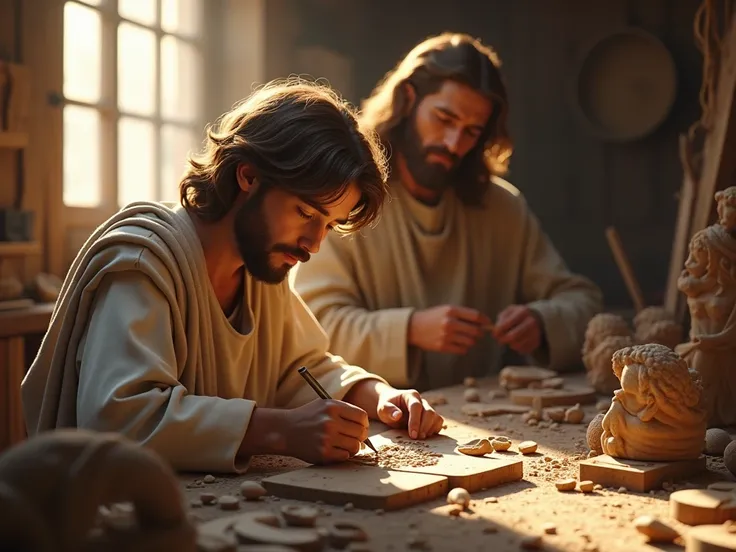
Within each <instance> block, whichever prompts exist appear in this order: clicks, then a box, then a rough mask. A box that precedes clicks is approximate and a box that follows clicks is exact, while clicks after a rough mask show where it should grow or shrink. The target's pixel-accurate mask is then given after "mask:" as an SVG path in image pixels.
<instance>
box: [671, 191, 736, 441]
mask: <svg viewBox="0 0 736 552" xmlns="http://www.w3.org/2000/svg"><path fill="white" fill-rule="evenodd" d="M715 199H716V202H717V203H718V218H719V220H718V222H717V223H716V224H713V225H712V226H709V227H707V228H705V229H703V230H701V231H699V232H697V233H696V234H695V235H694V236H693V238H692V240H691V241H690V254H689V256H688V258H687V261H685V269H684V270H683V272H682V274H681V275H680V278H679V279H678V282H677V286H678V288H679V289H680V291H682V292H683V293H684V294H685V295H686V296H687V304H688V307H689V309H690V319H691V327H690V341H689V342H688V343H684V344H682V345H679V346H678V348H677V349H676V350H677V352H678V353H679V354H680V355H681V356H682V357H683V358H684V359H685V360H686V361H687V363H688V364H689V365H690V366H691V367H692V368H694V369H695V370H697V371H698V373H699V374H700V377H701V379H702V382H703V397H704V404H705V406H706V408H707V411H708V426H709V427H721V426H726V425H733V424H736V400H734V397H736V186H732V187H730V188H727V189H725V190H722V191H719V192H717V193H716V194H715Z"/></svg>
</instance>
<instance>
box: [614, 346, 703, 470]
mask: <svg viewBox="0 0 736 552" xmlns="http://www.w3.org/2000/svg"><path fill="white" fill-rule="evenodd" d="M611 363H612V367H613V372H614V374H615V375H616V377H617V378H618V379H619V381H620V382H621V389H618V390H616V391H615V393H614V397H613V401H612V402H611V407H610V409H609V410H608V412H607V413H606V415H605V417H604V418H603V422H602V426H603V435H602V437H601V445H602V448H603V452H604V453H605V454H608V455H609V456H614V457H617V458H622V459H629V460H646V461H676V460H689V459H696V458H698V457H699V456H700V454H701V451H702V448H703V440H704V439H705V429H706V413H705V409H704V408H703V407H702V403H701V393H702V388H701V385H700V382H699V379H698V375H697V374H696V373H695V372H694V371H692V370H689V369H688V366H687V364H686V363H685V361H684V360H683V359H682V358H680V357H679V355H677V354H676V353H675V352H674V351H672V350H671V349H670V348H668V347H666V346H664V345H660V344H655V343H650V344H646V345H634V346H633V347H626V348H624V349H621V350H619V351H616V352H615V353H614V354H613V359H612V361H611Z"/></svg>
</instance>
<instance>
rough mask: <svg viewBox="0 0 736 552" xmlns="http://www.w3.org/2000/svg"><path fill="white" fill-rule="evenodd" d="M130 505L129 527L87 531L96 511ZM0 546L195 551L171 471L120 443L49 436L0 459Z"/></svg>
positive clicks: (89, 436) (107, 437)
mask: <svg viewBox="0 0 736 552" xmlns="http://www.w3.org/2000/svg"><path fill="white" fill-rule="evenodd" d="M118 502H130V503H132V504H133V508H134V511H135V515H136V518H137V527H136V528H135V529H134V530H131V531H129V532H120V533H117V532H116V533H115V535H114V536H112V535H107V534H104V533H102V534H98V535H97V537H96V540H93V539H92V538H91V537H90V534H91V533H92V530H93V529H95V527H96V524H97V520H98V512H99V509H100V507H101V506H104V505H109V504H113V503H118ZM0 542H2V544H3V547H4V548H3V549H9V550H27V551H29V552H47V551H48V552H51V551H64V552H66V551H69V552H71V551H77V550H84V551H86V552H91V551H95V550H100V551H102V550H105V551H112V552H114V551H117V550H119V551H123V550H136V551H142V552H147V551H151V552H153V551H159V550H182V551H187V552H189V551H191V552H194V551H195V550H196V530H195V528H194V527H193V526H192V525H191V523H190V521H189V519H188V518H187V514H186V509H185V506H184V501H183V496H182V491H181V488H180V486H179V483H178V481H177V479H176V476H175V474H174V472H173V471H172V469H171V468H170V467H169V465H168V464H166V463H165V462H164V461H163V460H162V459H161V458H160V457H159V456H158V455H156V454H155V453H153V452H151V451H149V450H147V449H144V448H142V447H140V446H138V445H136V444H134V443H132V442H130V441H128V440H126V439H124V438H122V437H119V436H117V435H114V434H109V433H93V432H88V431H82V430H71V429H69V430H57V431H53V432H48V433H44V434H41V435H39V436H37V437H34V438H32V439H29V440H28V441H25V442H23V443H21V444H19V445H16V446H15V447H13V448H11V449H10V450H8V451H7V452H5V453H3V454H2V455H0Z"/></svg>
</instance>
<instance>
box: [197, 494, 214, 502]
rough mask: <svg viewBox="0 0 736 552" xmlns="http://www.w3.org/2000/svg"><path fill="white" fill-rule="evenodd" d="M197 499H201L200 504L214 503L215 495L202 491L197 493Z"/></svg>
mask: <svg viewBox="0 0 736 552" xmlns="http://www.w3.org/2000/svg"><path fill="white" fill-rule="evenodd" d="M199 500H201V501H202V504H214V503H215V502H217V496H215V495H214V494H213V493H202V494H200V495H199Z"/></svg>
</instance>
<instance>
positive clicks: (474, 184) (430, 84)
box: [360, 33, 513, 206]
mask: <svg viewBox="0 0 736 552" xmlns="http://www.w3.org/2000/svg"><path fill="white" fill-rule="evenodd" d="M500 67H501V61H500V59H499V58H498V55H497V54H496V53H495V52H494V51H493V50H492V49H491V48H489V47H488V46H485V45H484V44H482V43H481V42H480V41H479V40H477V39H474V38H473V37H471V36H469V35H467V34H459V33H443V34H440V35H437V36H434V37H430V38H427V39H426V40H424V41H423V42H421V43H420V44H418V45H417V46H415V47H414V49H413V50H412V51H411V52H409V54H408V55H407V56H406V57H405V58H404V59H403V60H401V61H400V62H399V63H398V65H397V66H396V67H395V68H394V69H392V70H391V71H389V72H388V73H387V74H386V75H385V76H384V78H383V79H382V80H381V82H380V83H379V84H378V85H377V86H376V88H375V89H374V90H373V92H372V93H371V95H370V97H369V98H368V99H367V100H365V101H364V102H363V104H362V106H361V110H362V114H361V116H360V123H361V127H362V128H364V129H368V130H371V131H375V132H377V133H378V135H379V136H380V138H381V140H382V142H383V144H384V145H385V146H387V147H389V148H391V149H392V150H393V151H395V150H396V149H397V146H400V143H401V139H402V136H403V133H404V129H405V125H406V124H407V122H408V121H409V119H410V117H411V115H412V112H413V110H412V109H411V107H412V106H411V102H410V100H409V97H408V94H407V85H410V86H412V87H413V88H414V90H415V92H416V100H415V102H416V103H415V104H414V105H416V104H417V103H418V102H419V101H420V100H421V99H422V98H423V97H424V96H426V95H428V94H432V93H434V92H436V91H437V90H438V89H439V88H440V87H441V86H442V83H443V82H444V81H445V80H448V79H451V80H455V81H458V82H461V83H463V84H466V85H468V86H470V87H472V88H473V89H475V90H477V91H478V92H480V93H481V94H483V95H484V96H486V97H487V98H489V99H490V100H491V102H492V105H493V110H492V113H491V117H490V118H489V120H488V123H487V124H486V127H485V129H484V130H483V132H482V134H481V136H480V137H479V139H478V143H477V144H476V146H475V147H474V148H473V149H472V150H471V151H470V152H468V154H467V155H466V156H465V158H464V159H463V160H462V161H461V163H460V165H459V167H458V178H457V179H456V183H457V184H456V186H455V193H456V194H457V196H458V198H459V199H460V200H461V201H462V202H463V203H465V204H466V205H475V206H478V205H482V203H483V200H484V199H485V197H486V195H487V191H488V188H489V186H490V177H491V175H499V176H500V175H503V174H506V172H507V170H508V162H509V158H510V157H511V153H512V149H513V144H512V141H511V137H510V136H509V132H508V128H507V119H508V98H507V95H506V86H505V85H504V83H503V79H502V78H501V73H500Z"/></svg>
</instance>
